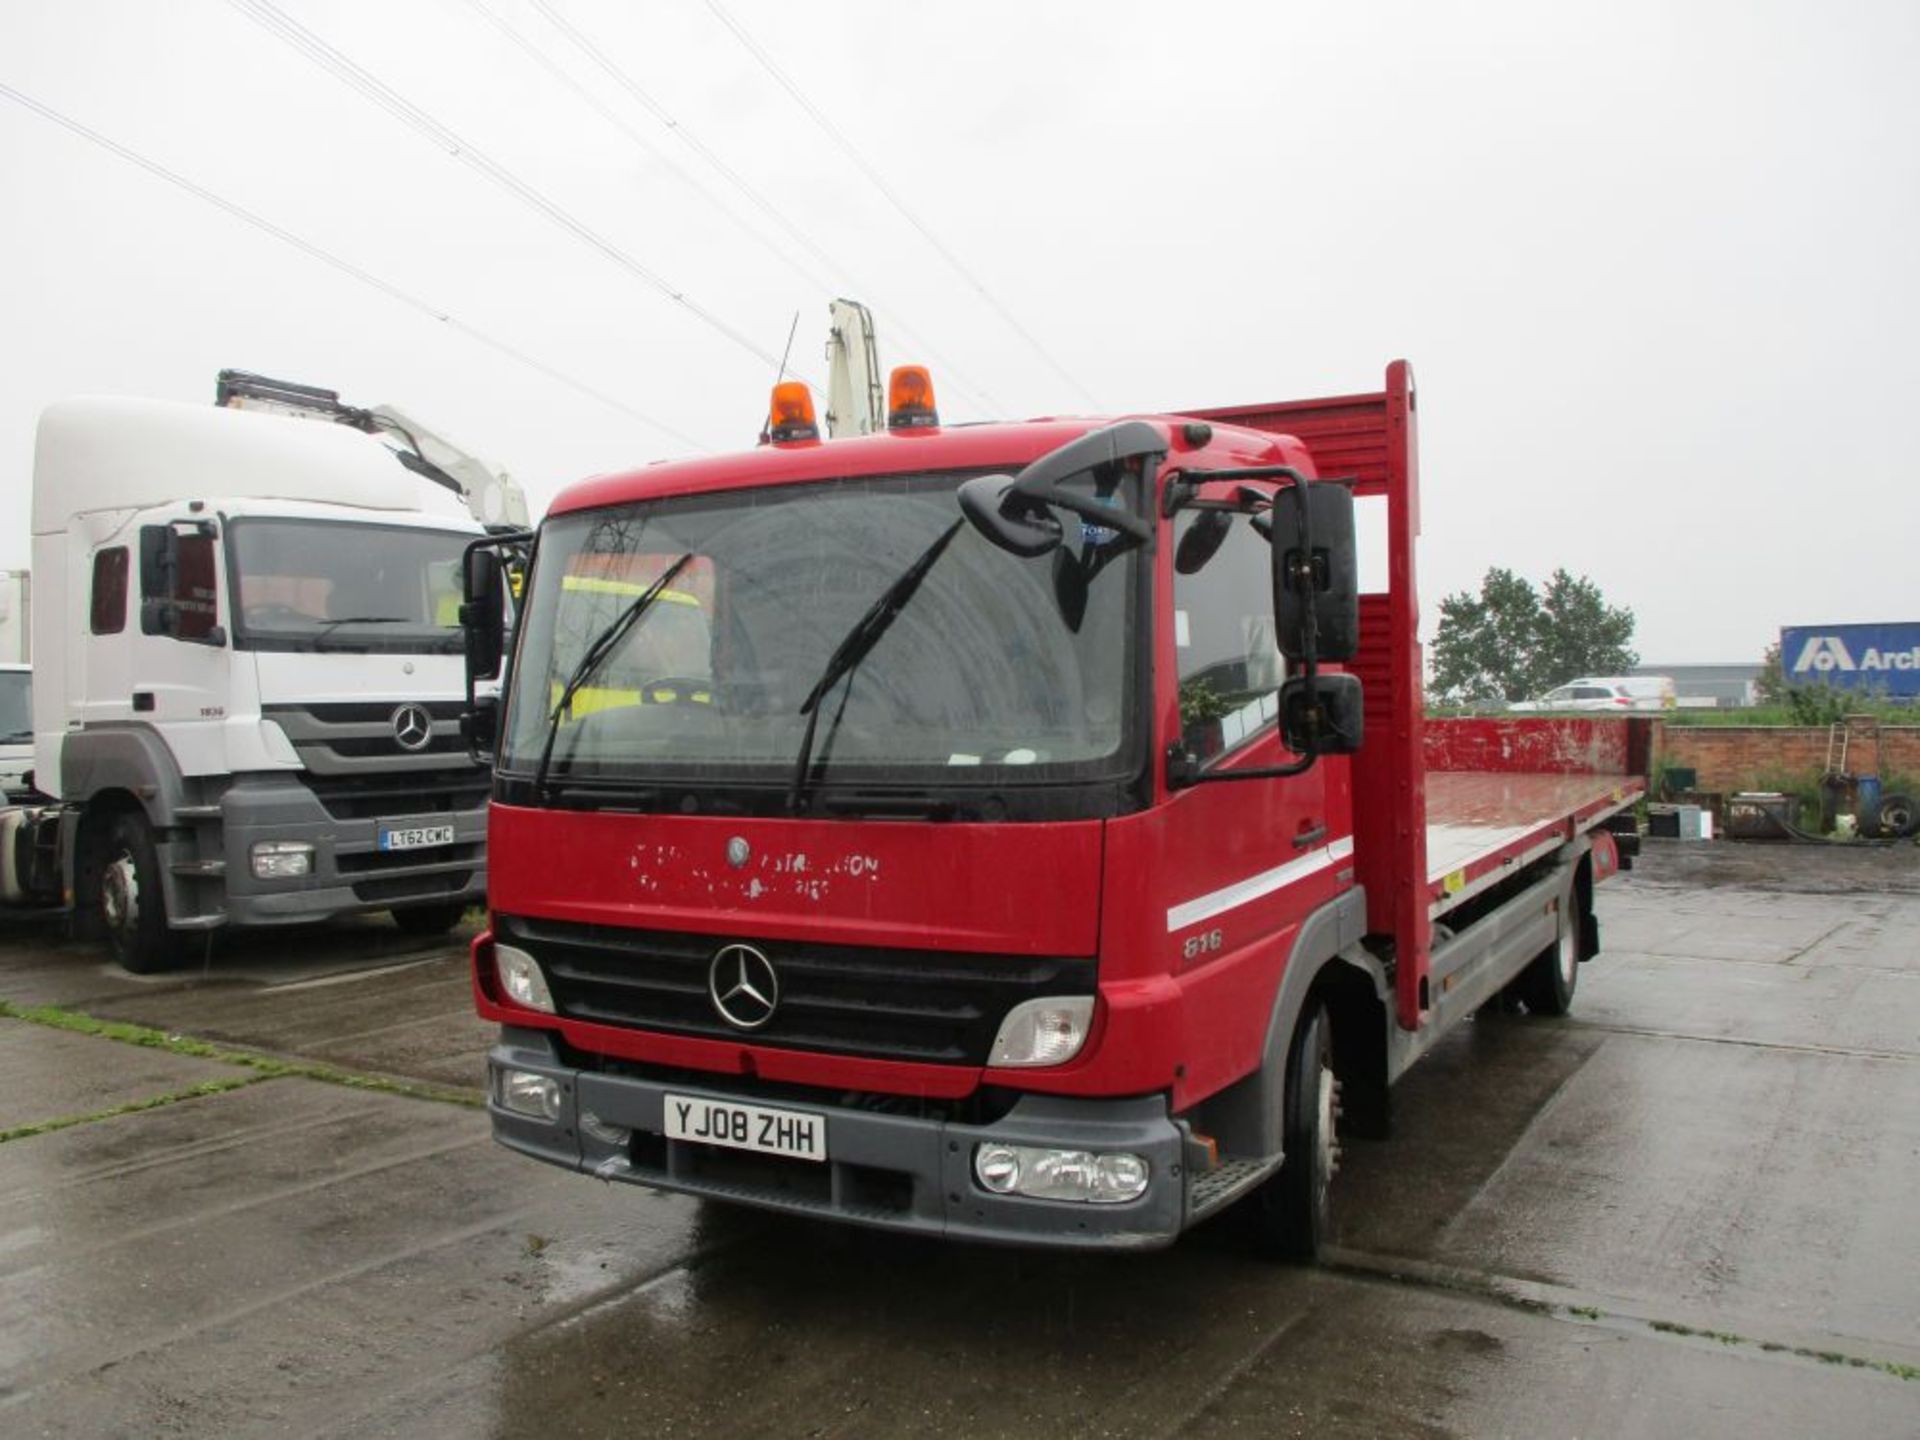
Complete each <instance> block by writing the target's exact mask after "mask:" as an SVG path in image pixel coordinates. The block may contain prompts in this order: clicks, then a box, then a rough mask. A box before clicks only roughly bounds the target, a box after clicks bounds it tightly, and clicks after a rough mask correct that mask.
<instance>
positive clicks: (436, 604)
mask: <svg viewBox="0 0 1920 1440" xmlns="http://www.w3.org/2000/svg"><path fill="white" fill-rule="evenodd" d="M228 535H229V537H230V542H231V545H232V556H233V567H232V568H233V589H234V607H233V608H234V616H235V620H236V622H237V631H238V633H237V637H236V640H237V643H238V644H239V645H240V646H241V647H242V648H244V649H253V650H361V651H367V650H379V651H413V652H448V653H451V652H455V651H458V650H459V649H460V646H461V638H460V559H461V554H462V552H463V551H464V550H465V549H466V547H467V545H468V544H469V543H470V542H471V541H472V540H473V539H474V538H475V537H474V536H473V535H470V534H467V533H465V532H462V531H457V530H423V529H417V528H414V527H411V526H402V525H359V524H342V523H340V522H337V521H328V520H264V519H255V518H243V519H236V520H234V521H233V522H232V523H231V524H230V525H229V526H228Z"/></svg>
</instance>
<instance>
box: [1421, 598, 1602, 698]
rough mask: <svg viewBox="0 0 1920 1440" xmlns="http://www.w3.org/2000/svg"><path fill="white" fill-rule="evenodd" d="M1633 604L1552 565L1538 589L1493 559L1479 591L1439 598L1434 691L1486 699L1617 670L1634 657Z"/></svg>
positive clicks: (1534, 692)
mask: <svg viewBox="0 0 1920 1440" xmlns="http://www.w3.org/2000/svg"><path fill="white" fill-rule="evenodd" d="M1633 624H1634V621H1633V612H1632V611H1631V610H1629V609H1626V608H1625V607H1623V606H1614V605H1609V604H1607V601H1606V597H1605V596H1604V595H1602V594H1601V593H1600V587H1599V586H1597V585H1595V584H1594V583H1593V582H1592V581H1591V580H1589V579H1587V578H1586V577H1585V576H1584V575H1582V576H1578V577H1576V576H1573V575H1570V574H1568V573H1567V572H1566V571H1565V570H1564V569H1561V570H1555V571H1554V572H1553V574H1552V575H1551V576H1550V577H1548V580H1547V583H1546V585H1545V586H1544V587H1543V588H1542V589H1541V590H1539V591H1535V589H1534V587H1533V585H1532V583H1531V582H1529V581H1528V580H1526V579H1525V578H1524V577H1522V576H1519V575H1516V574H1514V573H1513V572H1512V571H1511V570H1503V569H1501V568H1500V567H1498V566H1495V567H1494V568H1493V569H1491V570H1489V571H1487V573H1486V576H1485V577H1484V578H1483V579H1482V580H1481V582H1480V593H1479V594H1478V595H1474V594H1471V593H1469V592H1467V591H1464V590H1462V591H1460V592H1458V593H1457V594H1453V595H1449V596H1447V597H1446V598H1445V599H1443V600H1442V601H1441V602H1440V629H1439V632H1438V633H1437V634H1436V635H1435V636H1434V640H1433V691H1434V698H1435V699H1436V700H1438V701H1440V702H1441V703H1443V704H1449V705H1474V704H1480V705H1486V704H1496V703H1499V702H1501V701H1510V700H1525V699H1529V698H1532V697H1534V696H1538V695H1542V694H1545V693H1546V692H1547V691H1548V690H1550V689H1552V688H1553V687H1554V686H1556V685H1563V684H1565V683H1566V682H1567V681H1569V680H1571V679H1573V678H1574V677H1575V676H1576V675H1617V674H1620V673H1622V672H1623V671H1626V670H1629V669H1631V668H1632V667H1633V666H1634V665H1635V664H1637V663H1638V662H1639V658H1640V657H1639V656H1638V655H1637V654H1635V653H1634V650H1633V647H1632V641H1633Z"/></svg>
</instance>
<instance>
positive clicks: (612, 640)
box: [533, 550, 693, 795]
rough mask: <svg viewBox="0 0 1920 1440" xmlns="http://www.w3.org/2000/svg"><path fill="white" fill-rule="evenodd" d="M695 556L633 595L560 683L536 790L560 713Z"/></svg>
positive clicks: (543, 780) (539, 788)
mask: <svg viewBox="0 0 1920 1440" xmlns="http://www.w3.org/2000/svg"><path fill="white" fill-rule="evenodd" d="M692 559H693V552H692V551H691V550H689V551H688V552H687V553H686V554H684V555H682V556H681V557H680V558H679V559H678V560H676V561H674V562H673V564H671V565H669V566H668V567H667V568H666V569H665V570H663V571H662V572H661V573H660V578H659V579H658V580H656V581H654V582H653V583H652V584H651V585H649V586H648V587H647V588H646V589H645V590H643V591H641V592H640V593H639V594H638V595H636V596H634V597H633V603H632V604H631V605H629V606H627V608H626V609H624V610H622V611H621V612H620V613H619V614H618V615H616V616H614V617H613V620H612V621H611V623H609V624H608V626H607V628H606V629H604V630H602V631H601V632H600V633H599V634H598V635H596V636H594V637H593V643H592V644H590V645H588V646H587V648H586V649H585V650H583V651H582V652H581V653H580V660H579V662H578V663H577V664H576V665H575V666H574V667H573V673H572V674H571V675H569V676H567V683H566V684H565V685H563V686H561V687H560V701H559V703H558V704H556V705H555V706H554V707H553V714H551V715H549V716H548V717H547V738H546V740H545V742H544V743H543V744H542V745H541V746H540V766H539V768H538V769H536V770H535V771H534V772H533V793H534V794H536V795H539V794H541V793H542V792H543V791H544V790H545V789H546V784H547V767H548V766H549V765H551V764H552V763H553V742H554V740H555V739H556V738H557V737H558V736H559V734H560V717H561V716H562V715H564V714H566V713H567V711H568V709H569V708H570V707H571V706H572V704H573V696H574V692H575V691H577V690H578V689H579V688H580V687H581V686H582V685H584V684H586V683H587V681H588V680H589V679H590V678H591V677H592V675H593V672H594V671H596V670H598V669H599V668H600V666H601V665H602V664H604V663H605V661H606V658H607V657H608V656H609V655H611V654H612V653H613V652H614V649H615V647H616V646H618V645H619V644H620V642H621V641H622V640H624V639H626V638H627V636H628V634H630V633H631V632H632V630H633V627H634V626H636V625H638V624H639V623H640V617H641V616H643V615H645V614H646V613H647V611H648V610H649V609H650V608H651V607H652V605H653V602H654V601H655V600H657V599H659V598H660V592H661V591H662V590H665V589H666V588H667V586H668V585H670V584H671V583H672V582H673V577H674V576H676V575H678V574H679V573H680V572H681V571H682V570H684V569H686V567H687V562H689V561H690V560H692Z"/></svg>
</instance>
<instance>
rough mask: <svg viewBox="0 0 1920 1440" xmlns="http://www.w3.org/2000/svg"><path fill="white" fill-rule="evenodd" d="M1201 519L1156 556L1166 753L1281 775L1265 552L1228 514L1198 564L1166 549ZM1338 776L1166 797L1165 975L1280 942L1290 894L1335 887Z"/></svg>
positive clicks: (1182, 524) (1343, 809)
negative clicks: (1169, 555)
mask: <svg viewBox="0 0 1920 1440" xmlns="http://www.w3.org/2000/svg"><path fill="white" fill-rule="evenodd" d="M1202 513H1203V512H1194V511H1183V512H1181V513H1180V514H1178V515H1176V516H1175V517H1174V523H1173V536H1174V540H1175V542H1176V543H1175V545H1173V546H1172V547H1169V548H1170V549H1171V550H1172V551H1173V552H1174V557H1175V558H1173V560H1172V563H1171V564H1170V566H1169V568H1170V569H1171V570H1172V572H1173V573H1172V575H1171V597H1172V609H1173V615H1172V621H1173V623H1172V627H1171V628H1172V632H1173V633H1172V641H1173V645H1172V655H1171V657H1170V659H1171V671H1172V674H1173V675H1174V677H1175V680H1176V685H1177V703H1178V725H1179V735H1178V744H1179V746H1180V748H1182V749H1183V750H1184V751H1185V753H1186V756H1187V757H1188V760H1189V762H1190V763H1191V765H1192V766H1193V767H1195V768H1196V769H1197V770H1198V772H1199V773H1201V774H1213V773H1230V772H1231V771H1233V770H1235V769H1238V768H1240V767H1242V766H1268V765H1280V764H1285V763H1287V762H1290V761H1292V760H1295V759H1296V758H1298V757H1296V756H1295V755H1294V754H1293V752H1292V751H1290V750H1288V749H1286V747H1285V746H1284V745H1283V744H1282V743H1281V740H1280V737H1279V732H1278V714H1279V691H1280V685H1281V682H1282V681H1283V680H1284V679H1285V678H1286V673H1287V666H1286V661H1285V660H1284V659H1283V657H1282V656H1281V654H1280V651H1279V648H1278V645H1277V643H1276V634H1275V627H1274V617H1273V578H1272V576H1273V572H1272V559H1271V554H1272V552H1271V548H1270V547H1269V545H1268V543H1267V541H1266V540H1265V539H1264V538H1263V537H1262V536H1261V535H1260V533H1259V532H1258V531H1256V530H1255V529H1254V528H1253V526H1252V524H1251V523H1250V522H1249V520H1248V517H1246V516H1244V515H1238V516H1234V517H1233V519H1232V523H1231V526H1230V527H1229V528H1228V530H1227V533H1226V536H1225V539H1224V540H1223V541H1222V542H1221V543H1220V545H1219V547H1218V548H1217V549H1215V550H1213V551H1212V553H1211V554H1210V555H1207V556H1205V557H1204V558H1200V556H1199V553H1198V552H1199V551H1203V550H1204V549H1205V547H1195V548H1194V549H1190V551H1189V553H1188V554H1187V555H1185V556H1182V555H1181V547H1180V546H1179V544H1178V542H1179V540H1180V539H1181V538H1182V537H1183V536H1184V535H1185V534H1186V532H1187V531H1188V530H1190V529H1191V528H1192V527H1193V526H1194V525H1195V524H1198V523H1202ZM1215 513H1216V514H1217V513H1218V512H1215ZM1213 523H1217V521H1216V522H1213ZM1163 578H1164V577H1163ZM1344 774H1345V767H1344V766H1340V767H1335V766H1329V765H1326V764H1320V765H1315V766H1313V767H1312V768H1310V769H1308V770H1307V771H1306V772H1305V773H1303V774H1300V775H1296V776H1291V777H1286V778H1257V779H1247V780H1239V781H1230V782H1213V781H1207V782H1203V783H1198V784H1192V785H1189V786H1187V787H1186V788H1183V789H1180V790H1177V791H1175V793H1174V794H1173V795H1172V796H1171V797H1170V798H1169V800H1168V802H1167V804H1166V807H1165V822H1164V823H1165V826H1166V833H1165V840H1164V844H1163V849H1162V852H1161V854H1162V860H1161V864H1162V865H1163V866H1164V870H1163V875H1164V878H1165V881H1166V882H1167V885H1168V891H1167V898H1168V901H1169V906H1168V916H1167V923H1168V931H1169V933H1168V936H1167V939H1168V941H1169V942H1170V943H1171V944H1172V945H1173V946H1174V948H1175V952H1176V954H1177V956H1178V960H1177V962H1176V963H1177V966H1178V968H1180V969H1191V968H1194V967H1195V966H1198V965H1204V964H1207V963H1210V962H1212V961H1214V960H1216V959H1224V958H1227V957H1228V956H1230V955H1232V954H1233V953H1234V952H1237V951H1240V950H1243V949H1244V948H1246V947H1249V946H1259V945H1268V944H1272V943H1274V942H1276V941H1282V940H1284V939H1285V938H1286V936H1285V935H1284V934H1283V932H1285V931H1287V930H1289V929H1290V928H1291V927H1292V925H1293V923H1294V922H1295V921H1296V920H1297V918H1298V916H1299V915H1300V914H1301V913H1303V912H1302V909H1301V900H1302V897H1303V896H1305V895H1308V894H1313V895H1324V894H1326V893H1329V892H1331V891H1332V890H1333V889H1335V888H1339V887H1340V886H1341V885H1343V884H1344V883H1349V882H1350V879H1351V877H1350V874H1349V875H1348V876H1346V877H1345V880H1344V881H1343V880H1342V879H1341V878H1340V872H1342V871H1349V872H1350V870H1351V861H1350V859H1349V858H1347V857H1350V856H1351V853H1352V840H1351V825H1350V813H1351V812H1350V806H1349V804H1348V802H1347V797H1346V794H1345V791H1344V786H1343V785H1341V783H1340V782H1341V780H1342V779H1343V778H1344ZM1330 785H1332V786H1333V787H1334V788H1335V793H1331V794H1330V793H1329V789H1330ZM1296 886H1298V887H1304V888H1301V889H1296V888H1295V887H1296ZM1288 892H1291V893H1288Z"/></svg>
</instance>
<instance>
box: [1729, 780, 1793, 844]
mask: <svg viewBox="0 0 1920 1440" xmlns="http://www.w3.org/2000/svg"><path fill="white" fill-rule="evenodd" d="M1799 808H1800V802H1799V800H1797V799H1796V798H1795V797H1794V796H1792V795H1782V794H1781V793H1780V792H1779V791H1777V790H1743V791H1740V792H1739V793H1737V794H1734V795H1730V796H1728V797H1727V838H1728V839H1730V840H1785V839H1787V838H1788V837H1789V835H1790V834H1791V833H1792V832H1791V828H1790V827H1792V826H1793V825H1794V824H1795V823H1796V822H1797V821H1798V819H1799V815H1798V814H1797V813H1796V812H1797V811H1798V810H1799Z"/></svg>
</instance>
